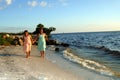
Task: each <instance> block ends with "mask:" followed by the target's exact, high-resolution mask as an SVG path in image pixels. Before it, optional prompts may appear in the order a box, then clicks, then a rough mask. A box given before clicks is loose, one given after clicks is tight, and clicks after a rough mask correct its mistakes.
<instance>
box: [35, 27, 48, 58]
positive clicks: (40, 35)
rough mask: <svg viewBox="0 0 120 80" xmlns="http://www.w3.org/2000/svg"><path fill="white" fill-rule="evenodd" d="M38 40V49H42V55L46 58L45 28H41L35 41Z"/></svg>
mask: <svg viewBox="0 0 120 80" xmlns="http://www.w3.org/2000/svg"><path fill="white" fill-rule="evenodd" d="M36 40H38V51H40V56H41V57H42V58H44V57H45V49H46V40H47V35H46V34H45V33H44V32H43V28H40V29H39V33H38V34H37V37H36V39H35V41H36Z"/></svg>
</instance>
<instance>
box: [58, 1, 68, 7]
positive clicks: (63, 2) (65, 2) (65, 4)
mask: <svg viewBox="0 0 120 80" xmlns="http://www.w3.org/2000/svg"><path fill="white" fill-rule="evenodd" d="M58 1H59V2H60V3H61V4H62V5H63V6H67V5H68V3H67V0H58Z"/></svg>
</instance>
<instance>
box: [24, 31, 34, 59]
mask: <svg viewBox="0 0 120 80" xmlns="http://www.w3.org/2000/svg"><path fill="white" fill-rule="evenodd" d="M23 41H24V44H23V50H24V52H25V53H26V58H29V57H30V52H31V46H32V42H33V40H32V37H31V35H29V33H28V31H27V30H25V31H24V35H23Z"/></svg>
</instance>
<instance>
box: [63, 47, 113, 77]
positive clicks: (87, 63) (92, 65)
mask: <svg viewBox="0 0 120 80" xmlns="http://www.w3.org/2000/svg"><path fill="white" fill-rule="evenodd" d="M63 55H64V57H65V58H67V59H69V60H70V61H73V62H76V63H78V64H80V65H82V66H83V67H86V68H88V69H91V70H94V71H97V72H100V73H101V74H104V75H109V76H112V75H114V72H112V71H111V70H110V69H109V68H108V67H106V66H104V65H102V64H100V63H98V62H95V61H92V60H88V59H84V58H80V57H78V56H77V55H75V54H73V53H72V51H71V50H70V49H67V50H64V51H63Z"/></svg>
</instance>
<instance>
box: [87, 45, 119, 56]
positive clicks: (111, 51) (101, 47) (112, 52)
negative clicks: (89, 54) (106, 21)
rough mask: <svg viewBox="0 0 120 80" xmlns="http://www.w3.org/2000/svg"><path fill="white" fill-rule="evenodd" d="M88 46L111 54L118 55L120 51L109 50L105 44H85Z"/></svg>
mask: <svg viewBox="0 0 120 80" xmlns="http://www.w3.org/2000/svg"><path fill="white" fill-rule="evenodd" d="M87 47H89V48H94V49H99V50H102V51H104V52H106V53H108V54H112V55H114V56H120V51H116V50H111V49H109V48H107V47H105V46H87Z"/></svg>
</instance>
